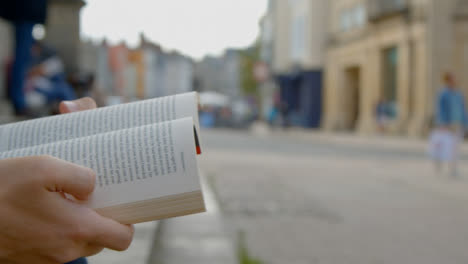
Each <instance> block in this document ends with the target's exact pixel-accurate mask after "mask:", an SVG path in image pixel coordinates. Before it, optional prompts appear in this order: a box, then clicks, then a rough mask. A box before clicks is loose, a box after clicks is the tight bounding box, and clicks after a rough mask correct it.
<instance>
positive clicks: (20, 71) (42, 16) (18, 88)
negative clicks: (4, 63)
mask: <svg viewBox="0 0 468 264" xmlns="http://www.w3.org/2000/svg"><path fill="white" fill-rule="evenodd" d="M46 13H47V0H3V1H1V2H0V17H2V18H4V19H6V20H8V21H10V22H11V23H12V24H13V26H14V32H15V33H14V34H15V49H14V62H13V66H12V70H11V79H10V83H9V85H8V89H9V90H8V95H9V97H10V100H11V101H12V103H13V106H14V108H15V112H16V114H18V115H25V114H26V115H27V114H28V109H27V106H26V101H25V97H24V91H23V88H24V81H25V78H26V71H27V69H28V65H29V63H30V59H31V46H32V44H33V35H32V32H33V28H34V26H35V25H36V24H44V23H45V20H46V15H47V14H46Z"/></svg>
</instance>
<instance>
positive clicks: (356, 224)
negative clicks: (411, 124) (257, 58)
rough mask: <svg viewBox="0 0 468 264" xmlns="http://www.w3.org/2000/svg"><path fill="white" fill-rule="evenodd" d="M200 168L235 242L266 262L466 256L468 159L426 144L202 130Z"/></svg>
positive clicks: (414, 262)
mask: <svg viewBox="0 0 468 264" xmlns="http://www.w3.org/2000/svg"><path fill="white" fill-rule="evenodd" d="M202 135H203V138H202V143H203V146H204V154H203V156H202V158H201V159H200V167H201V169H202V170H203V171H204V172H205V174H206V175H207V178H208V180H209V182H210V183H211V185H212V186H213V188H214V191H215V193H216V196H217V199H218V201H219V204H220V207H221V212H222V215H223V219H224V221H225V222H226V224H225V226H226V227H227V229H228V232H229V233H230V235H231V237H232V239H233V241H237V240H238V239H239V237H240V234H241V233H244V234H245V238H246V241H245V243H246V244H245V246H246V247H247V249H248V252H249V255H250V256H251V257H252V258H257V259H259V260H261V261H263V263H273V264H275V263H291V264H302V263H304V264H306V263H307V264H310V263H320V264H323V263H330V264H331V263H350V264H354V263H355V264H367V263H369V264H371V263H372V264H380V263H411V264H419V263H421V264H422V263H424V264H431V263H434V264H440V263H454V264H455V263H460V264H462V263H468V251H467V250H466V248H467V246H468V167H467V165H466V153H464V155H463V161H462V162H461V163H460V174H459V176H458V177H457V178H452V177H451V176H449V175H448V174H447V173H442V174H437V173H436V172H435V171H434V170H433V167H432V164H431V162H430V161H429V160H427V157H426V154H425V152H424V151H425V147H424V145H423V144H422V143H421V142H419V141H418V142H416V141H415V142H413V141H410V140H398V139H392V140H388V141H386V140H385V138H378V139H375V138H374V139H372V141H373V142H371V143H367V141H366V139H365V138H360V139H357V140H354V139H353V137H348V136H347V137H345V138H344V139H343V138H341V137H339V136H338V137H337V136H334V137H328V136H326V135H316V134H314V133H310V134H307V133H294V132H291V133H266V134H259V135H256V134H252V133H247V132H241V131H202Z"/></svg>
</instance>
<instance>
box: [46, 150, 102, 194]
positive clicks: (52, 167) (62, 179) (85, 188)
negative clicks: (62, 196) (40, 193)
mask: <svg viewBox="0 0 468 264" xmlns="http://www.w3.org/2000/svg"><path fill="white" fill-rule="evenodd" d="M42 159H44V160H43V161H42V164H41V166H40V168H43V170H44V171H42V172H41V171H39V173H43V174H44V175H43V176H44V179H45V182H44V183H45V188H46V189H47V190H48V191H51V192H64V193H68V194H71V195H73V196H74V197H75V198H77V199H78V200H86V199H87V198H88V196H89V195H90V194H91V193H92V192H93V191H94V184H95V181H96V174H95V173H94V171H93V170H91V169H88V168H85V167H82V166H79V165H76V164H73V163H70V162H67V161H64V160H60V159H57V158H54V157H42Z"/></svg>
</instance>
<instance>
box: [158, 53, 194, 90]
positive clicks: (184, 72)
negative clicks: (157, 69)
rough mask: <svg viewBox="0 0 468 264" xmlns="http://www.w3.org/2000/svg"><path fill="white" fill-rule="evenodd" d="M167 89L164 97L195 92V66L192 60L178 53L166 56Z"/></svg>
mask: <svg viewBox="0 0 468 264" xmlns="http://www.w3.org/2000/svg"><path fill="white" fill-rule="evenodd" d="M164 57H165V58H164V60H165V61H164V64H165V65H164V78H165V82H164V84H165V87H164V91H163V92H162V93H163V95H173V94H178V93H186V92H190V91H192V90H193V78H194V69H193V68H194V65H193V62H192V60H191V59H190V58H188V57H186V56H183V55H181V54H179V53H177V52H171V53H167V54H165V55H164Z"/></svg>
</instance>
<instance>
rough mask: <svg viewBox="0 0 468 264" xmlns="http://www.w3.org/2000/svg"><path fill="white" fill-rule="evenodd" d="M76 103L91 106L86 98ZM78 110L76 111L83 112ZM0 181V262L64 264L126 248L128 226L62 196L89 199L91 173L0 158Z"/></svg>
mask: <svg viewBox="0 0 468 264" xmlns="http://www.w3.org/2000/svg"><path fill="white" fill-rule="evenodd" d="M91 102H92V101H91ZM78 103H79V105H78V106H80V105H81V108H90V107H92V106H93V105H90V104H87V103H89V100H88V99H85V100H79V101H78ZM79 108H80V107H79ZM79 108H75V109H74V111H75V110H85V109H79ZM0 177H1V178H0V180H1V183H2V185H1V188H0V215H1V217H0V226H2V228H1V229H0V262H1V263H51V262H53V263H65V262H68V261H71V260H74V259H76V258H78V257H82V256H90V255H94V254H96V253H98V252H100V251H101V250H102V249H103V248H110V249H114V250H125V249H126V248H127V247H128V246H129V245H130V242H131V240H132V236H133V228H132V227H131V226H127V225H122V224H119V223H118V222H116V221H114V220H111V219H108V218H106V217H103V216H101V215H99V214H98V213H96V212H95V211H94V210H92V209H91V208H89V207H88V206H86V205H83V204H80V203H77V202H75V201H70V200H68V199H64V197H63V195H62V194H63V193H64V192H65V193H68V194H70V195H73V197H76V198H75V199H76V200H77V201H85V200H86V199H88V197H89V195H90V194H91V193H92V192H93V190H94V186H95V173H94V172H93V171H92V170H90V169H88V168H84V167H81V166H78V165H75V164H72V163H69V162H66V161H62V160H59V159H56V158H53V157H47V156H41V157H24V158H15V159H5V160H0Z"/></svg>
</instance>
